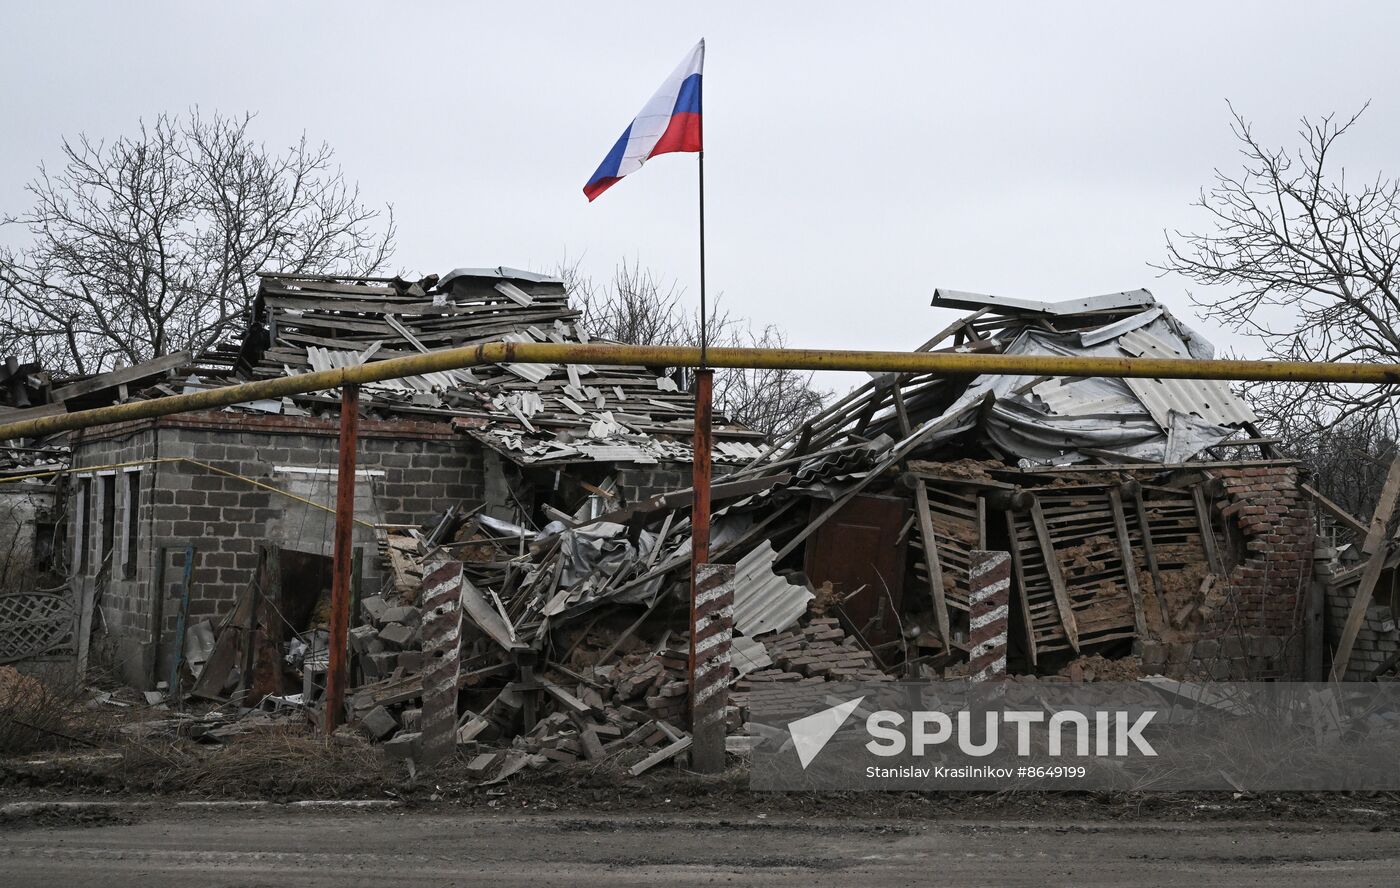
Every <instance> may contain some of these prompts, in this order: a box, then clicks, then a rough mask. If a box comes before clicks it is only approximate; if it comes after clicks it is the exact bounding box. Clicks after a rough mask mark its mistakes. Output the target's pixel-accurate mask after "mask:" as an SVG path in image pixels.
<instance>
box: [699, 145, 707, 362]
mask: <svg viewBox="0 0 1400 888" xmlns="http://www.w3.org/2000/svg"><path fill="white" fill-rule="evenodd" d="M697 169H699V171H700V369H701V370H704V369H706V368H707V363H706V355H705V351H706V349H707V347H708V346H709V326H710V325H709V315H707V314H706V313H705V149H703V148H701V149H700V160H699V163H698V164H697Z"/></svg>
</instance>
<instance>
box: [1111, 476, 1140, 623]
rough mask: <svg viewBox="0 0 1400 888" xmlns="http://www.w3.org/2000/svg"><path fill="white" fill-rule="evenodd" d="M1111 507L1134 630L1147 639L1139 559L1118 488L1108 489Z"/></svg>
mask: <svg viewBox="0 0 1400 888" xmlns="http://www.w3.org/2000/svg"><path fill="white" fill-rule="evenodd" d="M1108 502H1109V506H1110V507H1111V508H1112V509H1113V531H1114V534H1113V535H1114V536H1115V537H1116V538H1117V540H1118V557H1119V558H1120V559H1122V561H1123V580H1124V582H1125V583H1127V586H1128V597H1130V598H1131V599H1132V600H1133V629H1134V630H1136V631H1137V634H1138V637H1139V638H1146V637H1147V618H1146V616H1145V615H1144V614H1143V610H1142V588H1141V587H1140V586H1138V578H1137V559H1135V558H1134V557H1133V544H1132V541H1131V539H1130V538H1129V537H1128V519H1127V516H1126V515H1125V514H1124V512H1123V497H1122V495H1121V494H1120V493H1119V492H1118V491H1117V489H1116V488H1112V487H1110V488H1109V489H1108Z"/></svg>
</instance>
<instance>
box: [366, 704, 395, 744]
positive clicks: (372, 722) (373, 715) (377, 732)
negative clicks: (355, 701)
mask: <svg viewBox="0 0 1400 888" xmlns="http://www.w3.org/2000/svg"><path fill="white" fill-rule="evenodd" d="M398 729H399V723H398V722H397V721H395V720H394V716H393V715H392V714H391V713H390V712H389V710H387V709H385V708H384V707H383V706H376V707H374V708H373V709H371V710H370V711H369V714H368V715H366V716H365V717H364V718H362V719H360V730H362V731H364V732H365V733H366V734H367V735H369V737H370V739H372V740H383V739H385V738H386V737H388V736H389V735H390V734H392V733H394V732H395V731H397V730H398Z"/></svg>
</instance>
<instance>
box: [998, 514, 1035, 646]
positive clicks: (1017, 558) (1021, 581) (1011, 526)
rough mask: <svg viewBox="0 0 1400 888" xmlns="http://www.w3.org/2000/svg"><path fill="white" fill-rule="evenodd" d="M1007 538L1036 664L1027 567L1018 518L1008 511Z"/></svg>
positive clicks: (1026, 628)
mask: <svg viewBox="0 0 1400 888" xmlns="http://www.w3.org/2000/svg"><path fill="white" fill-rule="evenodd" d="M1005 515H1006V538H1007V539H1008V540H1010V541H1011V544H1010V546H1009V547H1008V548H1010V549H1011V567H1012V568H1013V569H1012V571H1011V577H1012V580H1013V581H1014V582H1015V583H1016V594H1017V596H1018V597H1019V598H1020V599H1021V613H1022V615H1024V617H1025V619H1023V620H1022V621H1021V625H1022V627H1023V628H1024V629H1025V632H1026V653H1027V654H1029V655H1030V658H1031V665H1032V666H1036V665H1038V662H1039V650H1038V649H1037V646H1036V643H1035V626H1034V624H1033V623H1032V621H1031V616H1030V614H1031V601H1030V596H1029V595H1028V594H1027V593H1026V580H1025V576H1026V568H1025V565H1024V564H1023V563H1022V561H1021V547H1020V546H1019V545H1017V543H1016V519H1015V518H1014V517H1012V515H1011V513H1010V512H1006V513H1005Z"/></svg>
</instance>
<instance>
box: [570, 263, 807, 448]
mask: <svg viewBox="0 0 1400 888" xmlns="http://www.w3.org/2000/svg"><path fill="white" fill-rule="evenodd" d="M559 274H560V277H561V278H563V280H564V286H565V288H566V289H567V290H568V291H569V295H570V299H571V300H572V301H573V304H574V307H575V308H577V309H578V310H579V311H581V312H583V323H584V326H585V329H587V330H588V331H589V333H590V335H593V336H596V337H598V338H601V339H610V340H612V341H614V342H625V343H629V344H634V345H691V346H694V345H698V344H699V342H700V317H699V311H698V310H696V311H695V312H694V313H691V312H690V311H688V310H687V309H686V308H685V307H684V305H683V304H682V302H681V297H682V296H683V295H684V293H683V291H682V290H681V288H680V287H679V286H678V285H677V284H676V283H674V282H671V283H666V282H663V281H661V280H659V279H658V278H657V277H656V276H655V275H654V274H653V273H652V272H651V271H649V270H646V269H643V268H641V266H640V263H637V262H634V263H632V264H631V265H628V264H626V263H623V264H621V265H619V266H618V267H617V269H616V271H614V273H613V277H612V280H610V281H609V282H608V283H606V284H604V285H599V284H597V283H595V282H594V281H593V280H592V279H591V278H588V277H585V276H584V275H582V274H580V272H579V269H578V264H577V263H574V264H572V265H569V264H566V265H564V266H562V267H561V268H560V270H559ZM720 302H721V300H718V299H717V300H715V303H716V304H715V306H714V307H713V308H712V309H711V312H710V316H709V318H707V319H706V322H707V324H708V328H707V331H706V332H707V333H708V336H709V343H710V345H711V346H712V347H715V348H723V347H756V348H781V347H782V346H783V345H784V342H785V340H784V337H783V334H782V331H780V330H779V329H778V328H777V327H774V326H771V325H770V326H768V327H764V328H763V329H761V330H759V331H757V332H755V331H754V330H753V329H752V327H751V326H750V325H749V322H748V321H747V320H740V319H738V318H735V317H733V316H732V315H730V314H729V313H728V312H727V311H724V310H722V309H721V308H720ZM830 397H831V393H830V392H829V391H826V390H823V389H819V388H817V387H816V386H815V385H814V384H813V374H811V373H802V372H800V371H796V370H751V369H725V370H716V371H715V387H714V403H715V409H716V411H717V412H718V413H720V414H723V415H724V416H726V417H728V418H729V419H731V420H733V421H735V422H740V423H743V424H744V425H746V426H748V427H749V428H752V429H755V430H757V431H761V432H763V433H765V434H767V435H769V436H780V435H782V434H784V433H786V432H788V431H790V430H791V429H794V428H796V427H797V426H799V425H801V424H802V423H803V422H804V421H805V420H806V419H807V418H808V417H810V416H812V415H813V414H815V413H816V412H817V411H819V410H821V408H822V405H823V404H824V403H825V402H826V400H827V399H828V398H830Z"/></svg>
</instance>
